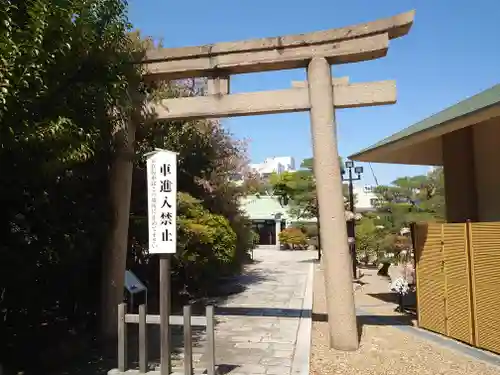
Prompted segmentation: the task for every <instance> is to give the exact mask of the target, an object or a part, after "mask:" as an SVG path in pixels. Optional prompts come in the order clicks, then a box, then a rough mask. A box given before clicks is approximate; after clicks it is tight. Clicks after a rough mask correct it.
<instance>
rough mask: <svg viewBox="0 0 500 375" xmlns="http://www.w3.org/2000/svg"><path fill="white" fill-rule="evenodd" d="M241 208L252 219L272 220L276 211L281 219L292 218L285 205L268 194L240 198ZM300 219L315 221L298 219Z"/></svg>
mask: <svg viewBox="0 0 500 375" xmlns="http://www.w3.org/2000/svg"><path fill="white" fill-rule="evenodd" d="M241 206H242V209H243V210H244V211H245V212H246V214H247V215H248V216H249V217H250V219H253V220H274V218H275V215H276V214H277V213H281V214H282V215H283V216H282V219H284V220H294V218H293V217H292V216H291V215H290V213H289V212H288V209H287V208H286V207H282V206H281V204H280V203H279V201H278V199H277V198H276V197H272V196H268V195H260V196H259V195H250V196H248V197H245V198H243V199H242V200H241ZM300 221H315V220H314V219H313V220H306V219H300Z"/></svg>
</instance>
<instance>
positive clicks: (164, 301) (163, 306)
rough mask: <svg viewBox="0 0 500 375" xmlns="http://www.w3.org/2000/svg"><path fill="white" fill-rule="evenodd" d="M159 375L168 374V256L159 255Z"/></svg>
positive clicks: (169, 349)
mask: <svg viewBox="0 0 500 375" xmlns="http://www.w3.org/2000/svg"><path fill="white" fill-rule="evenodd" d="M160 337H161V339H160V342H161V344H160V345H161V354H160V375H169V374H170V367H171V366H170V351H171V348H170V255H169V254H161V255H160Z"/></svg>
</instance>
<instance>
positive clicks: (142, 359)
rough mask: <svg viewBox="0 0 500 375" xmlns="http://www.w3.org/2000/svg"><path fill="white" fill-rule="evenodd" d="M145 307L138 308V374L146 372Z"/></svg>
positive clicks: (146, 330) (143, 305) (146, 328)
mask: <svg viewBox="0 0 500 375" xmlns="http://www.w3.org/2000/svg"><path fill="white" fill-rule="evenodd" d="M146 314H147V312H146V305H145V304H142V305H140V306H139V372H140V373H142V374H145V373H146V372H148V338H147V337H148V336H147V332H148V326H147V323H146Z"/></svg>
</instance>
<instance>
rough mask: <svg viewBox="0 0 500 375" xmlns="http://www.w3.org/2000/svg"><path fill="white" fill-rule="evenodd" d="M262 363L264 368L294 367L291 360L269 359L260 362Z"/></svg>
mask: <svg viewBox="0 0 500 375" xmlns="http://www.w3.org/2000/svg"><path fill="white" fill-rule="evenodd" d="M260 363H261V364H262V365H264V366H280V367H282V368H285V367H291V366H292V360H291V358H276V357H267V358H263V359H262V360H261V361H260Z"/></svg>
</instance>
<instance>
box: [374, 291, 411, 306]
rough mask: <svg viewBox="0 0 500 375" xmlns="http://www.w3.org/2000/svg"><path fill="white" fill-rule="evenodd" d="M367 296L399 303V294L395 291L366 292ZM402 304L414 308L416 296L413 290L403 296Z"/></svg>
mask: <svg viewBox="0 0 500 375" xmlns="http://www.w3.org/2000/svg"><path fill="white" fill-rule="evenodd" d="M367 295H368V296H370V297H373V298H376V299H378V300H380V301H382V302H386V303H394V304H399V296H398V295H397V294H396V293H390V292H389V293H367ZM403 305H404V306H405V307H411V308H415V307H416V305H417V297H416V293H415V292H410V293H408V294H407V295H405V296H403Z"/></svg>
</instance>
